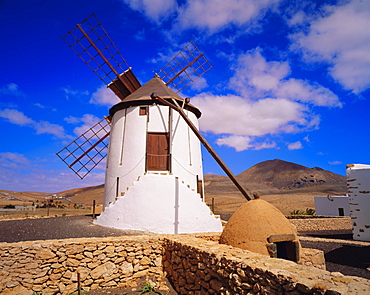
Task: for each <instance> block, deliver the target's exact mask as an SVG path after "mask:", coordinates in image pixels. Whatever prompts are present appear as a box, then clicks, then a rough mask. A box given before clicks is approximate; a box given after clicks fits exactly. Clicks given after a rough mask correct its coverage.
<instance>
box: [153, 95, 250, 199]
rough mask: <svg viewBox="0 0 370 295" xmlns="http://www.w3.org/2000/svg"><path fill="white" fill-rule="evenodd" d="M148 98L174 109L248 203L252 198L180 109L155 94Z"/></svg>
mask: <svg viewBox="0 0 370 295" xmlns="http://www.w3.org/2000/svg"><path fill="white" fill-rule="evenodd" d="M150 97H151V98H152V99H157V100H159V101H160V102H161V103H163V104H164V105H166V106H169V107H170V108H172V109H174V110H175V111H177V112H178V113H179V114H180V116H181V117H182V118H183V119H184V120H185V122H186V123H187V124H188V125H189V127H190V129H191V130H192V131H193V132H194V134H195V135H196V136H197V137H198V139H199V140H200V142H201V143H202V144H203V146H204V147H205V148H206V150H207V151H208V152H209V153H210V154H211V156H212V157H213V158H214V159H215V160H216V162H217V163H218V164H219V165H220V167H221V168H222V170H224V172H225V173H226V174H227V176H229V178H230V179H231V181H232V182H233V183H234V185H235V186H236V187H237V188H238V189H239V191H240V192H241V193H242V195H243V196H244V197H245V198H246V199H247V200H248V201H250V200H251V199H252V198H251V197H250V196H249V195H248V193H247V192H246V190H245V189H244V188H243V187H242V186H241V185H240V183H239V182H238V181H237V179H236V178H235V176H234V174H233V173H232V172H231V170H230V169H229V168H228V167H227V166H226V164H225V163H224V162H223V161H222V159H221V158H220V157H219V156H218V155H217V153H216V152H215V151H214V150H213V148H212V147H211V145H210V144H209V143H208V142H207V141H206V139H205V138H204V137H203V135H202V134H201V133H200V132H199V130H198V129H197V127H195V125H194V124H193V122H191V121H190V119H189V118H188V116H187V115H186V114H185V113H184V111H183V110H182V109H181V108H180V107H177V106H176V105H174V104H172V103H170V102H168V101H167V100H165V99H163V98H162V97H159V96H158V95H157V94H156V93H155V92H153V93H152V94H151V95H150Z"/></svg>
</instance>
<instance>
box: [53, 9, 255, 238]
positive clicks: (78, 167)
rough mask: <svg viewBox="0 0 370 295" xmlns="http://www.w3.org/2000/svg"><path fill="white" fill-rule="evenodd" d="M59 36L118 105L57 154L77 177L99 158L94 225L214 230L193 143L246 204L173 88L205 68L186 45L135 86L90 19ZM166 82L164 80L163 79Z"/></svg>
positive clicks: (187, 105) (200, 55)
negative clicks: (99, 201) (101, 174)
mask: <svg viewBox="0 0 370 295" xmlns="http://www.w3.org/2000/svg"><path fill="white" fill-rule="evenodd" d="M63 39H64V40H65V41H66V42H67V43H68V44H69V45H70V47H71V48H72V49H73V50H74V51H75V52H76V53H77V54H78V55H79V56H80V57H81V58H82V59H83V60H84V61H85V63H86V64H87V65H88V66H89V67H90V68H91V69H92V70H93V71H94V72H95V73H96V74H97V75H98V76H99V78H101V79H102V80H103V81H104V82H105V83H106V84H107V87H109V88H110V89H111V90H112V91H113V92H114V93H115V94H116V95H117V96H118V97H119V98H120V99H121V100H122V101H121V102H119V103H118V104H116V105H114V106H113V107H112V108H111V109H110V111H109V116H108V117H106V118H105V119H104V120H102V121H100V122H99V123H98V124H96V125H95V126H93V127H92V128H91V129H89V130H88V131H87V132H85V133H84V134H83V135H81V136H80V137H79V138H77V139H76V140H75V141H73V142H72V143H71V144H70V145H68V146H67V147H65V148H64V149H62V150H61V151H60V152H58V153H57V155H58V156H59V157H60V158H61V159H62V160H63V161H64V162H65V163H67V165H68V166H69V167H70V168H71V169H72V170H73V171H75V173H76V174H77V175H79V176H80V178H84V177H85V176H86V175H87V174H88V173H89V172H90V171H91V170H92V169H93V168H94V167H95V166H96V165H98V164H99V163H100V162H101V161H102V160H103V158H104V157H105V156H106V154H107V147H108V145H107V138H108V135H110V142H109V148H108V159H107V169H106V178H105V186H104V188H105V191H104V209H103V212H102V214H101V215H100V216H99V217H98V219H97V220H96V221H95V223H97V224H100V225H103V226H108V227H114V228H121V229H131V230H143V231H149V232H155V233H175V234H177V233H194V232H220V231H221V230H222V226H221V221H220V219H218V218H216V217H215V216H214V215H213V214H212V212H210V210H209V208H208V207H207V206H206V204H205V202H204V197H203V190H204V188H203V172H202V157H201V150H200V142H202V143H203V144H204V145H205V147H206V148H207V150H208V151H209V152H210V153H211V154H212V156H214V157H215V158H216V161H217V162H218V163H219V164H220V165H221V166H222V168H223V169H224V170H225V172H226V173H227V174H228V175H229V176H230V177H231V179H232V181H233V182H234V183H235V184H236V185H237V186H238V188H239V189H240V190H241V191H242V192H243V195H244V196H245V197H246V198H247V199H249V197H248V195H247V193H246V192H245V191H244V189H243V188H242V187H241V186H240V185H239V184H238V183H237V181H236V180H235V178H234V177H233V175H232V173H231V172H230V170H229V169H228V168H227V167H226V165H224V163H223V162H222V160H221V159H220V158H218V157H217V155H216V154H215V153H214V151H213V150H212V148H211V147H210V146H209V145H208V143H207V142H206V141H205V140H204V138H203V137H202V135H201V134H200V133H199V131H198V118H199V117H200V116H201V112H200V111H199V110H198V109H197V108H196V107H195V106H193V105H191V104H190V103H189V99H183V98H181V97H180V96H179V95H178V94H177V93H176V92H175V91H173V90H171V89H170V88H169V87H168V85H171V86H172V87H175V88H176V89H177V91H178V92H179V91H181V90H182V89H183V88H185V87H186V86H187V85H189V84H190V83H192V82H193V81H194V80H195V79H196V78H198V77H199V76H201V75H203V74H204V73H205V72H206V71H208V70H209V69H210V68H211V66H210V64H209V63H208V61H207V60H206V59H205V57H204V55H203V53H201V52H200V51H199V49H198V48H197V47H196V46H195V44H194V43H193V42H190V43H189V44H188V45H187V46H186V47H185V48H184V49H183V50H182V51H181V52H179V53H178V54H177V55H176V56H175V57H174V58H173V59H172V60H171V61H170V62H169V63H168V64H167V65H166V66H165V67H164V69H162V70H161V71H160V72H159V74H158V75H156V76H155V77H154V78H153V79H151V80H150V81H149V82H147V83H146V84H144V85H143V86H141V84H140V82H139V81H138V80H137V78H136V77H135V75H134V74H133V72H132V71H131V68H129V67H128V65H127V63H126V61H125V60H124V59H123V57H122V56H121V54H120V52H119V51H118V50H117V48H116V47H115V45H114V43H113V42H112V41H111V39H110V38H109V36H108V35H107V33H106V31H105V30H104V28H103V27H102V25H101V24H100V23H99V21H98V20H97V18H96V17H95V15H92V16H90V17H89V18H88V19H86V20H85V21H84V22H83V23H81V24H79V25H77V27H76V28H75V29H73V30H72V31H70V32H69V33H68V34H67V35H66V36H64V37H63ZM165 81H166V82H165Z"/></svg>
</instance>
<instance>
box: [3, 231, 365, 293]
mask: <svg viewBox="0 0 370 295" xmlns="http://www.w3.org/2000/svg"><path fill="white" fill-rule="evenodd" d="M197 236H198V237H197ZM199 237H202V238H199ZM77 273H79V276H80V281H81V287H82V290H92V289H97V288H108V287H109V288H112V287H128V286H130V287H131V286H135V284H136V280H138V279H139V278H145V279H150V280H151V281H152V282H155V283H156V286H159V287H160V290H161V287H162V290H165V287H164V282H163V280H162V279H163V278H164V277H167V278H168V279H169V280H170V281H171V282H172V284H173V287H174V289H175V290H176V291H177V292H178V293H179V294H199V295H203V294H291V295H299V294H326V295H334V294H336V295H337V294H351V295H354V294H356V295H357V294H369V290H370V281H369V280H365V279H362V278H357V277H348V276H343V275H341V274H339V273H329V272H327V271H325V270H320V269H318V268H314V267H307V266H304V265H299V264H296V263H294V262H291V261H286V260H282V259H275V258H269V257H267V256H264V255H261V254H257V253H252V252H249V251H245V250H241V249H238V248H233V247H231V246H227V245H220V244H218V242H217V235H212V234H210V235H207V234H204V235H153V236H135V237H132V236H130V237H128V236H125V237H109V238H88V239H68V240H48V241H34V242H20V243H0V293H1V294H17V295H23V294H24V295H31V294H32V293H33V292H40V293H47V292H52V291H53V292H57V291H60V293H61V294H68V293H73V292H76V289H77Z"/></svg>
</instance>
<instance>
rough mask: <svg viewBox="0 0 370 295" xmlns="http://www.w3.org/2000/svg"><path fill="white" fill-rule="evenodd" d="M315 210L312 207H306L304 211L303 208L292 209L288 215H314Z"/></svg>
mask: <svg viewBox="0 0 370 295" xmlns="http://www.w3.org/2000/svg"><path fill="white" fill-rule="evenodd" d="M315 213H316V210H315V209H312V208H306V211H303V210H299V209H297V210H293V211H292V212H290V215H315Z"/></svg>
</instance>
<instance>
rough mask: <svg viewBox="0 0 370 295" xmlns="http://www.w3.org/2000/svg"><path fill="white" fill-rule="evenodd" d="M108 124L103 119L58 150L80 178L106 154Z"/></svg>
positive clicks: (61, 157)
mask: <svg viewBox="0 0 370 295" xmlns="http://www.w3.org/2000/svg"><path fill="white" fill-rule="evenodd" d="M109 133H110V125H109V122H108V120H107V119H103V120H101V121H100V122H98V123H97V124H95V125H94V126H93V127H91V128H90V129H89V130H87V131H86V132H85V133H83V134H82V135H80V136H79V137H78V138H76V139H75V140H74V141H72V142H71V143H70V144H69V145H67V146H66V147H65V148H63V149H62V150H60V151H59V152H58V153H57V155H58V157H59V158H60V159H61V160H62V161H63V162H64V163H66V164H67V165H68V167H69V168H71V169H72V170H73V171H74V172H75V173H76V174H77V175H78V176H79V177H80V178H81V179H83V178H84V177H85V176H86V175H87V174H88V173H89V172H90V171H91V170H92V169H94V168H95V167H96V166H97V165H98V164H99V163H100V162H101V161H103V159H104V158H105V157H106V156H107V151H108V136H109Z"/></svg>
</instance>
